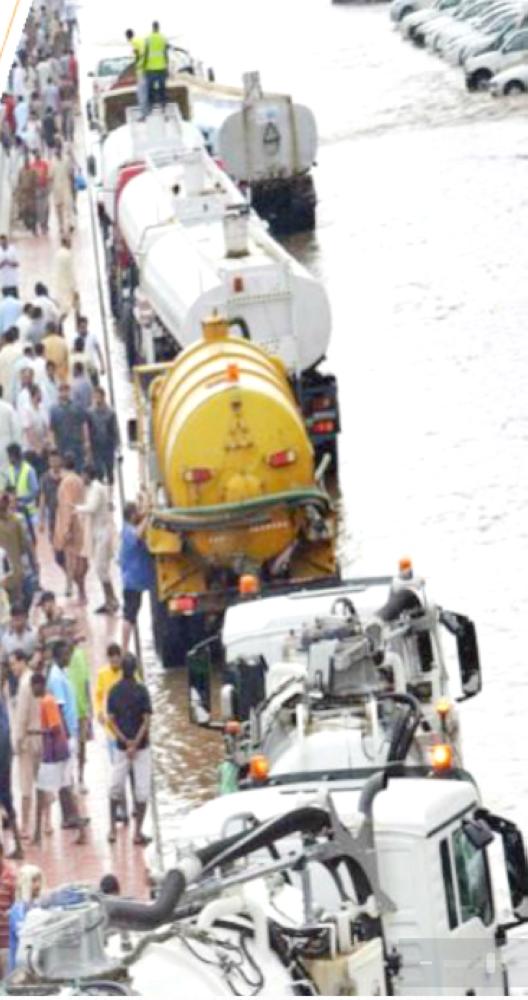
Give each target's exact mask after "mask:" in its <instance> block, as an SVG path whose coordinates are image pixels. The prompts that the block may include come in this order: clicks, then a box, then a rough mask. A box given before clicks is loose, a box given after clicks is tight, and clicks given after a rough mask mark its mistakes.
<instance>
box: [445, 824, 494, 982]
mask: <svg viewBox="0 0 528 1000" xmlns="http://www.w3.org/2000/svg"><path fill="white" fill-rule="evenodd" d="M439 851H440V862H441V870H442V881H443V889H444V893H445V904H446V912H447V923H448V927H449V933H448V934H447V935H446V937H445V938H443V939H442V940H441V941H440V942H439V948H438V950H437V956H438V959H439V971H440V974H441V987H442V988H441V991H439V992H442V993H458V994H465V995H468V994H469V995H475V994H476V995H498V996H501V995H503V994H504V984H503V974H502V966H501V960H500V954H499V950H498V947H497V944H496V941H495V931H496V914H495V906H494V898H493V890H492V883H491V878H490V869H489V860H488V856H487V849H486V848H485V847H475V846H474V844H473V843H472V842H471V840H470V838H469V837H468V834H467V829H465V825H464V822H462V823H460V824H458V825H457V826H456V827H454V828H452V829H451V830H450V831H449V832H446V833H445V834H443V836H442V838H441V839H440V842H439ZM438 985H439V986H440V983H439V984H438Z"/></svg>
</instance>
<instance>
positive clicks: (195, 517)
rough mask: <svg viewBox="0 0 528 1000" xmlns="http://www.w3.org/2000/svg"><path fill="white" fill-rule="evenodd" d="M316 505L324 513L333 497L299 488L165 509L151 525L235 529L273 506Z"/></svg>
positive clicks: (314, 489)
mask: <svg viewBox="0 0 528 1000" xmlns="http://www.w3.org/2000/svg"><path fill="white" fill-rule="evenodd" d="M307 504H313V505H314V506H316V507H317V508H319V510H321V509H322V510H323V511H324V513H328V511H329V509H330V497H329V496H328V494H327V493H325V491H324V490H320V489H318V488H317V487H315V486H305V487H300V488H299V489H295V490H286V491H284V492H282V493H273V494H272V495H268V496H261V497H252V498H251V499H250V500H240V501H238V502H237V503H223V504H212V505H211V506H208V507H168V508H167V509H166V510H153V511H152V513H151V523H152V524H153V526H157V527H163V526H164V525H166V526H167V527H168V528H169V529H170V530H172V531H179V530H182V531H183V530H185V529H195V530H196V529H199V530H202V531H203V530H205V529H212V528H215V527H223V526H225V525H226V524H228V525H229V526H230V527H234V526H235V524H237V523H240V522H241V521H242V522H245V523H248V524H250V523H254V520H255V519H258V518H259V517H262V514H263V513H265V512H266V511H267V510H269V509H270V508H271V507H280V506H286V507H291V506H305V505H307Z"/></svg>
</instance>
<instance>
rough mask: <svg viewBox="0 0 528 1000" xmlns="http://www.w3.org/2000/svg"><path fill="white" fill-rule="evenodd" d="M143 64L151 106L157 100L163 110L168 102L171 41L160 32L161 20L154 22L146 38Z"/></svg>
mask: <svg viewBox="0 0 528 1000" xmlns="http://www.w3.org/2000/svg"><path fill="white" fill-rule="evenodd" d="M143 64H144V67H145V75H146V78H147V88H148V102H149V107H150V108H152V106H153V105H154V104H155V103H156V102H157V103H159V104H161V106H162V108H163V110H165V106H166V104H167V93H166V85H167V73H168V69H169V43H168V40H167V39H166V38H165V35H162V34H161V32H160V26H159V21H153V22H152V32H151V33H150V35H149V36H148V37H147V38H146V39H145V54H144V60H143Z"/></svg>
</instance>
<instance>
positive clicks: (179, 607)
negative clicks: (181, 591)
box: [169, 594, 198, 615]
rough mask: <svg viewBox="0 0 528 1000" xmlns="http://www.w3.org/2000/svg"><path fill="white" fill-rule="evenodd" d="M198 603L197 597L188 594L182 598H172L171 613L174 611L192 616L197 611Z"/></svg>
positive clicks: (170, 603)
mask: <svg viewBox="0 0 528 1000" xmlns="http://www.w3.org/2000/svg"><path fill="white" fill-rule="evenodd" d="M197 603H198V601H197V599H196V597H191V596H190V595H188V594H186V595H184V596H182V597H171V599H170V601H169V611H174V612H176V613H178V614H180V615H192V613H193V611H195V610H196V605H197Z"/></svg>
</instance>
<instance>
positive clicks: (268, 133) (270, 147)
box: [262, 122, 282, 156]
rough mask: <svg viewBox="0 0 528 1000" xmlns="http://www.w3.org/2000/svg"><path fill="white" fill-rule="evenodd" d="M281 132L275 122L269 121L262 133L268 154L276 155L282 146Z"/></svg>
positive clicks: (263, 143)
mask: <svg viewBox="0 0 528 1000" xmlns="http://www.w3.org/2000/svg"><path fill="white" fill-rule="evenodd" d="M281 142H282V139H281V134H280V132H279V129H278V128H277V126H276V125H275V123H274V122H268V123H267V125H266V126H265V128H264V130H263V133H262V145H263V146H264V151H265V152H266V153H267V154H268V156H276V155H277V153H278V152H279V149H280V146H281Z"/></svg>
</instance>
